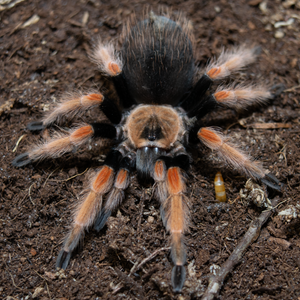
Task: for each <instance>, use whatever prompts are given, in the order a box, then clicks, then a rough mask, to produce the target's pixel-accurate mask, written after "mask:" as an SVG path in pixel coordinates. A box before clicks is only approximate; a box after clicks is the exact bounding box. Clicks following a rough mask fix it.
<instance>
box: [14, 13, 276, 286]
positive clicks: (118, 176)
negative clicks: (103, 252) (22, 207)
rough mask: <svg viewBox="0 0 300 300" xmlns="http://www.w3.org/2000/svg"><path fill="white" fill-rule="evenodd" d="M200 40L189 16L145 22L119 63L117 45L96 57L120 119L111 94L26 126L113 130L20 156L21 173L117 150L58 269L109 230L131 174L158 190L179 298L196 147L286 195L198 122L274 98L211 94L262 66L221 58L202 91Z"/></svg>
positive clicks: (78, 217)
mask: <svg viewBox="0 0 300 300" xmlns="http://www.w3.org/2000/svg"><path fill="white" fill-rule="evenodd" d="M192 41H193V35H192V33H191V25H190V23H189V22H187V21H186V20H185V19H184V18H183V17H178V18H177V19H176V20H173V21H172V20H170V19H169V17H166V16H157V15H155V14H154V13H152V12H150V13H149V14H148V17H147V19H145V20H143V21H141V22H138V23H136V25H135V26H131V27H130V26H129V25H128V26H127V27H126V28H125V35H124V42H123V47H122V50H121V53H120V56H119V55H118V54H117V53H116V51H115V49H114V47H113V46H112V45H111V44H109V45H103V44H101V43H100V44H99V45H98V46H97V47H96V48H95V50H94V52H93V55H92V59H93V60H94V61H95V62H96V63H97V64H98V65H99V66H100V68H101V70H102V71H103V72H104V73H105V74H106V75H108V76H109V77H110V78H111V79H112V81H113V83H114V86H115V89H116V92H117V94H118V96H119V98H120V102H121V105H122V107H123V110H122V112H121V111H120V110H119V108H118V107H117V106H116V104H115V103H114V102H113V101H112V100H110V99H108V98H107V97H105V96H104V95H102V94H100V93H90V94H87V95H83V96H79V97H75V96H74V97H73V98H68V99H65V101H63V102H61V103H60V104H59V105H58V106H57V107H56V108H55V109H54V110H53V111H52V112H50V113H49V114H48V115H46V116H45V117H44V119H43V120H42V121H41V122H33V123H30V124H29V125H28V129H29V130H42V129H44V128H46V127H49V126H51V125H53V124H54V123H62V120H63V119H66V118H72V117H74V115H76V114H78V113H81V112H84V111H86V110H88V109H92V108H95V107H98V106H99V107H100V108H101V110H102V111H103V113H104V114H105V115H106V117H107V119H108V120H109V121H110V122H108V123H93V124H83V125H82V126H80V127H78V128H74V129H72V130H71V131H70V132H69V134H65V135H63V134H61V135H60V136H59V137H56V138H53V139H52V140H50V141H48V142H46V143H44V144H41V145H38V146H36V147H35V148H33V149H31V150H30V151H29V152H26V153H23V154H21V155H19V156H18V157H16V159H15V160H14V161H13V165H15V166H17V167H21V166H24V165H27V164H29V163H31V162H33V161H37V160H41V159H45V158H54V157H59V156H61V155H63V154H64V153H66V152H70V151H72V150H73V149H74V148H76V147H78V146H80V145H83V144H85V143H87V142H88V140H89V139H90V138H94V137H101V138H109V139H111V140H114V142H115V141H117V143H118V144H117V146H115V147H114V149H112V150H111V151H110V152H109V153H108V154H107V156H106V159H105V162H104V164H103V166H102V167H100V169H99V170H98V172H97V174H96V175H95V176H94V178H92V180H91V182H90V185H89V191H88V192H87V194H86V195H85V196H84V198H83V199H82V201H81V202H80V203H79V204H78V206H77V209H76V210H75V213H74V221H73V224H72V229H71V231H70V233H69V234H68V235H67V237H66V239H65V242H64V245H63V248H62V250H61V252H60V253H59V256H58V258H57V264H56V266H57V267H60V268H63V269H65V268H66V267H67V265H68V263H69V260H70V257H71V254H72V252H73V250H74V249H75V248H76V246H77V245H78V243H79V241H80V239H82V238H83V235H84V231H85V230H86V229H87V228H89V227H90V226H91V225H92V224H94V226H95V229H96V230H100V229H102V228H103V226H104V225H105V222H106V220H107V218H108V217H109V216H110V215H111V213H112V211H113V210H114V209H115V208H116V207H117V206H118V205H119V204H120V203H121V202H122V201H123V199H124V190H125V189H126V188H127V187H128V185H129V183H130V176H131V173H132V172H133V171H134V170H136V171H137V176H138V178H139V180H140V181H141V182H149V181H150V182H151V180H154V182H155V192H156V195H157V198H158V199H159V201H160V203H161V216H162V220H163V223H164V225H165V227H166V229H167V230H168V231H169V232H170V235H171V246H172V247H171V248H172V250H171V252H172V260H173V263H174V267H173V270H172V279H171V280H172V286H173V289H174V291H180V290H181V289H182V287H183V284H184V281H185V275H186V271H185V268H184V264H185V262H186V250H185V246H184V233H185V231H186V230H187V229H188V224H189V211H188V203H187V202H188V200H187V197H186V196H185V192H186V184H185V177H186V172H187V171H188V169H189V165H190V162H191V158H190V156H189V154H188V153H187V151H186V146H188V144H189V143H192V144H194V145H195V144H196V143H197V142H199V141H200V142H201V143H202V144H204V145H205V146H207V147H208V148H210V149H212V150H214V151H215V152H216V153H217V154H219V156H220V157H221V158H222V159H223V160H224V161H225V162H226V163H228V164H229V165H231V166H232V167H233V168H235V169H237V170H239V171H241V172H242V173H243V174H245V175H246V176H247V177H252V178H255V179H258V180H261V181H262V182H264V183H265V184H267V185H268V186H270V187H272V188H275V189H279V188H280V187H279V185H280V182H279V181H278V180H277V179H276V178H275V177H274V176H273V175H271V174H270V173H269V172H268V171H267V170H265V169H264V168H263V167H262V165H261V164H260V163H258V162H255V161H253V159H252V158H251V157H249V156H248V155H247V154H245V153H244V152H242V151H240V150H238V148H237V147H236V146H234V145H233V144H232V143H230V142H228V138H227V137H225V136H223V135H222V134H220V133H219V132H218V131H216V130H214V129H213V128H208V127H201V125H200V122H199V120H200V119H201V118H202V117H203V116H205V115H206V114H207V113H209V112H211V111H212V110H214V109H216V107H219V106H224V107H230V108H245V107H247V106H249V105H253V104H256V103H263V102H265V101H266V100H267V99H269V98H271V97H272V95H271V93H270V92H269V91H268V90H267V89H266V88H264V87H257V86H255V87H252V86H249V85H247V86H246V85H231V86H229V87H220V88H218V89H217V91H216V92H215V93H213V94H211V95H206V93H207V91H208V89H209V87H210V86H211V84H212V83H213V82H214V81H216V80H219V79H223V78H225V77H227V76H229V75H230V74H231V73H233V72H235V71H239V70H241V69H242V68H243V67H244V66H246V65H247V64H250V63H252V62H254V60H255V58H256V52H257V51H256V49H246V48H245V47H240V48H237V49H234V50H233V51H231V52H223V53H222V54H221V55H220V58H219V59H218V60H217V61H214V62H211V63H210V64H209V65H208V66H207V67H206V70H205V73H204V75H203V76H202V77H201V78H200V79H199V80H197V81H196V83H195V84H194V76H195V73H196V72H195V69H196V68H195V61H194V58H193V43H192ZM104 195H105V197H104ZM103 199H104V200H103Z"/></svg>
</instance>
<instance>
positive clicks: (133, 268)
mask: <svg viewBox="0 0 300 300" xmlns="http://www.w3.org/2000/svg"><path fill="white" fill-rule="evenodd" d="M170 249H171V247H163V248H160V249H157V250H156V251H154V252H153V253H152V254H150V255H149V256H148V257H146V258H144V259H143V260H142V261H141V262H140V263H139V265H138V266H136V264H134V265H133V267H132V268H131V270H130V272H129V275H128V276H130V275H131V274H132V273H133V272H136V271H137V270H139V269H140V268H141V267H142V265H144V264H145V263H146V262H148V261H149V260H151V259H152V258H154V257H155V256H156V255H157V254H158V253H159V252H161V251H165V250H170Z"/></svg>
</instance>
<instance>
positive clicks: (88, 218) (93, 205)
mask: <svg viewBox="0 0 300 300" xmlns="http://www.w3.org/2000/svg"><path fill="white" fill-rule="evenodd" d="M121 158H122V154H121V153H120V152H119V151H117V150H113V151H111V152H110V153H109V154H108V155H107V157H106V159H105V162H104V165H103V166H102V167H101V169H100V171H98V173H97V174H96V175H95V176H94V177H93V178H92V180H91V184H90V186H89V190H88V191H87V194H86V195H85V197H84V198H83V201H82V202H81V203H80V204H79V205H78V207H77V209H76V210H75V213H74V219H73V224H72V229H71V231H70V233H69V234H68V235H67V237H66V239H65V242H64V245H63V248H62V250H61V251H60V253H59V255H58V258H57V262H56V267H57V268H63V269H66V267H67V266H68V263H69V260H70V258H71V254H72V252H73V250H74V249H75V248H76V247H77V245H78V243H79V242H80V240H81V239H82V238H83V236H84V231H85V230H86V229H88V228H89V227H90V226H91V225H92V224H93V223H94V221H95V218H96V217H97V214H98V213H99V211H100V210H101V208H102V199H103V196H104V195H105V194H106V193H107V192H109V190H110V189H111V188H112V186H113V182H114V177H115V172H116V171H117V170H118V169H119V165H120V160H121Z"/></svg>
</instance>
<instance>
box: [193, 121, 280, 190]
mask: <svg viewBox="0 0 300 300" xmlns="http://www.w3.org/2000/svg"><path fill="white" fill-rule="evenodd" d="M197 135H198V138H199V139H200V141H201V142H202V143H203V144H204V145H206V146H207V147H208V148H210V149H212V150H214V151H216V152H217V153H218V155H219V156H220V157H221V158H222V159H223V160H224V161H225V162H226V163H228V164H229V165H231V166H232V167H233V168H235V169H237V170H240V171H241V172H243V173H244V174H245V175H247V176H249V177H252V178H255V179H258V180H261V181H262V182H263V183H265V184H266V185H268V186H269V187H271V188H273V189H276V190H281V185H282V184H281V183H280V181H279V180H278V179H277V178H276V177H275V176H274V175H272V174H271V173H269V172H268V171H267V170H265V169H264V168H263V167H262V165H261V164H260V163H259V162H256V161H253V159H252V158H251V157H250V156H248V155H247V154H245V153H243V152H242V151H241V150H239V149H238V148H237V147H236V146H235V145H233V144H232V143H230V142H228V141H227V140H228V138H226V137H224V136H222V135H221V134H220V133H218V132H217V131H216V130H214V129H213V128H206V127H203V128H200V130H199V131H198V134H197Z"/></svg>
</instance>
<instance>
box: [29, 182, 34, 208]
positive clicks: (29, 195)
mask: <svg viewBox="0 0 300 300" xmlns="http://www.w3.org/2000/svg"><path fill="white" fill-rule="evenodd" d="M33 185H34V183H33V184H32V185H31V186H30V187H29V189H28V196H29V200H30V202H31V203H32V205H33V206H34V205H35V204H34V202H33V201H32V199H31V195H30V191H31V187H32V186H33Z"/></svg>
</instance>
